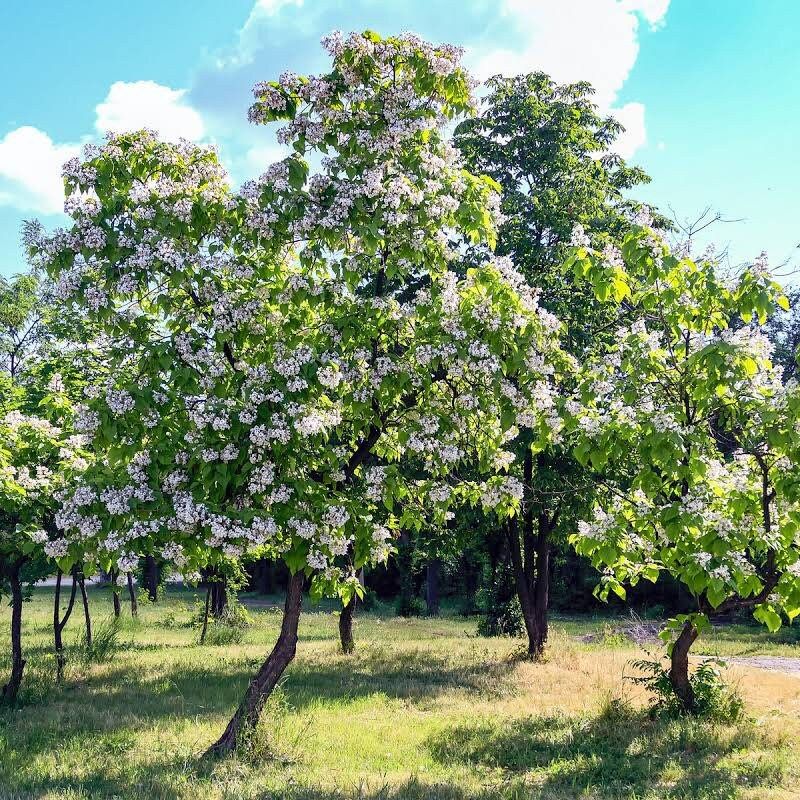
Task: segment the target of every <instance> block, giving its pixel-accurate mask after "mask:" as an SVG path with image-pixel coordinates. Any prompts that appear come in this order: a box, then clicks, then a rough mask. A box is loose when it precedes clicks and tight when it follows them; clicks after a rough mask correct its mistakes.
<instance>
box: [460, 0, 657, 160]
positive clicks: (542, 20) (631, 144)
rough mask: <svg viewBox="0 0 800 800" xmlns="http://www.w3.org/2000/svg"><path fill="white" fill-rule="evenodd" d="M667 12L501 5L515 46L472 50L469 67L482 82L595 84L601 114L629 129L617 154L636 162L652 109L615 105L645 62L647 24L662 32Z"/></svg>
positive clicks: (635, 2)
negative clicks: (519, 79) (522, 77)
mask: <svg viewBox="0 0 800 800" xmlns="http://www.w3.org/2000/svg"><path fill="white" fill-rule="evenodd" d="M668 7H669V0H559V2H553V1H552V0H502V3H501V6H500V15H501V17H502V18H505V21H506V24H507V26H508V29H509V30H511V31H514V32H515V33H514V35H512V37H511V41H510V43H509V44H507V45H504V46H501V47H498V46H497V45H495V44H494V43H491V42H483V43H481V44H480V45H475V46H472V47H468V48H467V60H468V63H469V64H470V65H471V66H472V68H473V69H474V71H475V72H476V74H477V75H478V77H480V78H487V77H489V76H490V75H494V74H498V73H502V74H505V75H515V74H519V73H523V72H531V71H534V70H537V71H538V70H541V71H543V72H546V73H548V74H549V75H551V76H552V77H553V78H554V79H555V80H557V81H559V82H562V83H568V82H575V81H589V82H590V83H591V84H592V85H593V86H594V89H595V92H596V94H595V101H596V102H597V104H598V105H599V107H600V109H601V110H602V111H603V112H605V113H611V114H613V115H614V116H615V117H617V118H618V119H619V120H620V122H622V124H623V125H625V127H626V129H627V130H626V132H625V133H624V134H623V135H622V136H621V137H620V139H619V141H618V142H617V143H616V145H615V147H614V150H615V151H617V152H619V153H620V155H623V156H624V157H625V158H630V157H631V156H632V155H633V153H634V152H635V151H636V149H637V148H638V147H640V146H641V145H643V144H644V143H645V141H646V138H647V137H646V132H645V108H644V105H642V104H641V103H627V104H626V105H624V106H623V107H622V108H614V102H615V100H616V97H617V94H618V92H619V90H620V89H621V88H622V86H623V84H624V83H625V80H626V79H627V77H628V75H629V74H630V71H631V69H632V68H633V65H634V64H635V63H636V59H637V57H638V55H639V37H638V33H639V25H640V23H641V21H642V20H644V21H645V22H646V23H648V24H649V25H650V26H651V27H657V26H659V25H660V24H662V23H663V21H664V19H665V16H666V13H667V9H668ZM515 42H518V43H519V44H518V46H515Z"/></svg>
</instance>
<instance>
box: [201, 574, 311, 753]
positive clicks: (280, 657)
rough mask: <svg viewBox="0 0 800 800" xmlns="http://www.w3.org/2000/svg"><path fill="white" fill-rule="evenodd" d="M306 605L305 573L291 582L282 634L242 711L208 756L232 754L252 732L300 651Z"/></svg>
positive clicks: (261, 670)
mask: <svg viewBox="0 0 800 800" xmlns="http://www.w3.org/2000/svg"><path fill="white" fill-rule="evenodd" d="M302 602H303V573H302V572H297V573H296V574H295V575H292V577H291V579H290V580H289V586H288V587H287V589H286V603H285V605H284V609H283V622H282V623H281V632H280V635H279V636H278V641H277V642H276V643H275V647H274V648H273V650H272V652H271V653H270V654H269V656H268V657H267V659H266V661H264V663H263V664H262V665H261V669H259V671H258V673H257V674H256V676H255V677H254V678H253V680H251V681H250V685H249V686H248V687H247V691H246V692H245V695H244V698H243V699H242V702H241V704H240V705H239V708H238V709H237V710H236V713H235V714H234V715H233V718H232V719H231V721H230V722H229V723H228V727H227V728H226V729H225V732H224V733H223V734H222V736H221V737H220V738H219V739H218V740H217V741H216V742H215V743H214V744H213V745H211V747H210V748H209V749H208V750H207V751H206V754H207V755H223V754H225V753H230V752H232V751H233V750H234V749H235V748H236V746H237V744H238V743H239V741H240V738H241V736H242V734H243V733H245V732H246V731H248V730H252V729H253V728H254V727H255V725H256V723H257V722H258V718H259V716H260V714H261V709H262V708H263V707H264V702H265V701H266V699H267V698H268V697H269V695H270V694H271V692H272V690H273V689H274V688H275V686H276V685H277V683H278V681H279V680H280V678H281V676H282V675H283V673H284V670H285V669H286V667H287V666H289V664H290V662H291V661H292V659H293V658H294V656H295V653H296V652H297V625H298V622H299V620H300V608H301V606H302Z"/></svg>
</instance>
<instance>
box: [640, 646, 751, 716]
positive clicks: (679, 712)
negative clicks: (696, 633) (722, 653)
mask: <svg viewBox="0 0 800 800" xmlns="http://www.w3.org/2000/svg"><path fill="white" fill-rule="evenodd" d="M631 663H632V664H633V666H634V667H635V668H636V669H638V670H640V671H641V672H642V673H644V674H643V675H640V676H637V677H632V678H629V680H630V681H631V682H632V683H635V684H637V685H639V686H644V687H645V688H646V689H647V690H648V691H649V692H650V693H651V695H652V696H653V705H652V706H651V711H652V713H653V714H657V715H663V716H667V717H678V716H683V715H685V713H686V712H685V710H684V708H683V705H682V703H681V702H680V700H679V698H678V696H677V695H676V694H675V690H674V689H673V687H672V682H671V681H670V679H669V670H668V667H667V666H666V662H664V661H663V660H662V659H659V658H654V659H640V660H637V661H633V662H631ZM724 667H725V662H724V661H722V660H721V659H718V658H708V659H706V660H704V661H703V662H702V663H701V664H700V665H699V666H698V667H697V669H695V670H694V672H692V673H690V675H689V682H690V684H691V686H692V690H693V692H694V706H695V707H694V709H693V711H692V714H693V715H694V716H697V717H701V718H703V719H709V720H713V721H715V722H736V721H738V720H739V719H741V717H742V715H743V713H744V701H743V700H742V697H741V695H740V694H739V693H738V692H737V691H736V690H735V689H733V688H731V687H730V686H729V685H728V684H727V683H725V681H724V680H723V678H722V669H723V668H724Z"/></svg>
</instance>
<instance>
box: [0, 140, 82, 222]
mask: <svg viewBox="0 0 800 800" xmlns="http://www.w3.org/2000/svg"><path fill="white" fill-rule="evenodd" d="M78 149H79V147H78V145H77V144H56V143H55V142H54V141H53V140H52V139H51V138H50V137H49V136H48V135H47V134H46V133H44V131H40V130H39V129H38V128H34V127H32V126H30V125H25V126H23V127H21V128H16V129H15V130H13V131H9V132H8V133H7V134H6V135H5V136H4V137H3V138H2V139H0V204H5V205H13V206H16V207H17V208H20V209H22V210H25V211H35V212H38V213H40V214H57V213H59V212H61V211H63V206H64V183H63V180H62V178H61V166H62V164H63V163H64V162H65V161H67V160H68V159H70V158H72V157H73V156H75V155H76V154H77V153H78Z"/></svg>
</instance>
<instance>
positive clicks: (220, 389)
mask: <svg viewBox="0 0 800 800" xmlns="http://www.w3.org/2000/svg"><path fill="white" fill-rule="evenodd" d="M325 45H326V47H327V49H328V51H329V52H330V54H331V56H332V59H333V66H332V70H331V72H329V73H327V74H325V75H321V76H315V77H310V78H301V77H298V76H295V75H289V74H287V75H283V76H281V79H280V80H279V81H277V82H275V83H264V84H259V85H258V86H256V88H255V95H256V103H255V105H254V106H253V108H252V109H251V114H250V116H251V119H252V120H253V121H254V122H269V121H272V120H276V119H285V120H288V124H287V125H286V127H284V128H283V129H282V130H281V131H280V132H279V138H280V139H281V140H282V141H284V142H287V143H290V144H291V145H292V146H293V149H294V154H293V155H292V156H290V157H288V158H286V159H284V160H283V161H281V162H279V163H277V164H274V165H272V166H271V167H269V169H268V170H267V171H266V173H265V174H264V175H263V176H262V177H261V178H259V179H258V180H256V181H253V182H251V183H249V184H246V185H245V186H244V187H243V188H242V190H241V191H240V192H239V193H233V192H232V191H231V189H230V186H229V182H228V180H227V178H226V176H225V174H224V172H223V170H222V169H221V167H220V165H219V163H218V162H217V159H216V156H215V155H214V153H213V152H211V151H209V150H207V149H203V148H199V147H195V146H193V145H190V144H188V143H182V144H179V145H171V144H165V143H162V142H159V141H157V140H156V139H155V137H154V136H152V135H151V134H149V133H147V132H140V133H133V134H124V135H118V136H112V137H111V138H110V139H109V141H108V143H107V144H106V145H105V146H103V147H99V148H90V149H89V151H88V152H87V153H86V157H85V158H84V160H83V161H75V162H71V163H70V164H68V165H67V166H66V168H65V175H66V180H67V186H68V189H69V198H68V201H67V205H68V211H69V212H70V213H71V215H72V217H73V221H74V224H73V226H72V228H71V229H70V230H67V231H59V232H56V233H55V234H54V235H53V236H52V237H50V238H49V239H45V238H42V239H41V240H40V241H39V242H38V243H35V244H34V245H33V250H34V252H35V253H36V254H37V257H38V258H41V259H42V260H43V261H44V262H46V264H47V265H48V269H49V270H50V273H51V274H52V275H53V277H54V278H55V279H56V280H57V282H58V292H59V295H60V297H61V298H62V300H63V302H64V303H65V304H67V305H69V306H70V307H72V308H75V307H77V308H80V309H82V310H83V312H84V313H85V314H86V315H87V316H88V317H89V318H91V320H92V321H93V323H94V324H98V325H100V327H101V328H102V330H103V332H104V334H105V335H106V336H107V337H108V340H109V345H108V351H107V352H108V353H109V358H110V359H111V362H112V366H113V368H112V369H111V370H110V372H109V374H110V375H112V376H113V377H112V378H110V379H109V380H108V381H107V383H106V384H105V385H100V386H96V387H94V390H93V391H92V392H90V394H89V397H88V398H87V402H86V405H85V407H84V408H83V409H82V410H81V423H82V425H83V429H84V430H85V431H87V432H88V433H91V435H92V436H93V437H94V442H95V444H96V445H97V446H98V447H101V448H107V452H108V453H109V455H108V458H107V459H106V460H105V461H103V462H102V463H98V464H97V465H96V466H94V467H92V468H90V470H89V471H88V472H87V474H86V477H85V480H84V482H83V483H82V484H81V485H80V486H78V487H77V488H76V490H75V491H74V493H73V494H72V496H71V497H70V499H69V500H68V501H67V502H66V503H65V505H64V509H63V511H62V513H61V514H60V515H59V518H58V522H59V525H60V526H61V529H62V530H63V541H64V547H65V548H66V549H67V550H68V552H69V553H70V554H71V556H72V557H74V558H78V557H84V554H86V553H89V557H90V558H93V559H94V560H95V562H96V563H98V564H101V565H103V566H112V565H116V566H117V567H118V568H119V569H120V570H121V571H125V570H127V569H129V568H130V565H131V564H133V563H134V562H135V560H136V559H137V558H138V557H139V555H140V554H142V553H158V554H159V555H160V556H162V557H164V558H166V559H169V560H171V561H173V562H174V563H175V564H176V565H177V566H178V567H179V568H181V569H183V570H185V571H192V570H195V569H197V568H199V567H202V566H206V565H209V564H212V565H213V564H214V563H215V561H217V560H219V559H221V558H222V557H238V556H240V555H242V554H243V553H245V552H246V551H248V550H250V549H253V548H260V549H261V552H264V551H266V552H268V553H270V555H271V556H273V557H275V558H282V559H283V560H284V562H285V563H286V564H287V566H288V567H289V570H290V572H291V574H292V577H291V580H290V584H289V588H288V591H287V598H286V605H285V609H284V618H283V624H282V628H281V633H280V636H279V639H278V642H277V643H276V645H275V648H274V650H273V651H272V653H271V654H270V656H269V657H268V658H267V660H266V661H265V662H264V664H263V666H262V667H261V669H260V670H259V672H258V674H257V675H256V676H255V678H254V679H253V681H252V682H251V684H250V686H249V688H248V690H247V692H246V695H245V697H244V700H243V701H242V704H241V706H240V708H239V709H238V711H237V713H236V715H235V716H234V718H233V719H232V720H231V722H230V724H229V725H228V728H227V729H226V731H225V733H224V734H223V736H222V737H221V738H220V740H219V741H218V742H217V743H216V744H215V745H214V746H213V748H212V750H213V751H215V752H223V751H226V750H229V749H231V748H232V747H234V746H235V745H236V742H237V739H238V738H239V735H240V732H241V730H242V727H243V726H250V725H253V724H254V723H255V722H256V721H257V719H258V716H259V713H260V709H261V707H262V705H263V702H264V699H265V697H266V696H267V695H268V693H269V692H270V691H271V689H272V688H273V687H274V686H275V684H276V682H277V680H278V679H279V678H280V676H281V674H282V673H283V671H284V669H285V668H286V666H287V664H288V663H289V661H290V660H291V659H292V658H293V656H294V653H295V649H296V642H297V623H298V617H299V614H300V605H301V592H302V588H303V582H304V579H305V578H306V577H310V579H311V586H312V592H314V593H316V594H323V593H328V594H330V593H338V594H339V595H340V596H342V597H343V599H348V598H349V597H350V596H352V593H353V592H355V591H359V588H360V587H359V584H358V581H357V580H356V577H355V574H354V571H355V570H356V569H358V568H359V567H360V566H361V565H363V564H365V563H367V562H370V561H377V560H381V559H384V558H385V557H386V556H387V554H388V553H389V551H390V549H391V546H392V544H391V543H392V539H393V537H394V536H395V534H396V533H397V531H399V530H400V529H401V528H402V527H406V526H413V525H421V524H423V522H424V520H425V519H426V518H436V519H440V520H441V519H443V518H444V517H445V516H446V515H447V514H448V511H447V509H448V508H449V507H450V506H451V505H452V504H453V503H454V502H456V501H458V500H461V499H473V500H474V499H475V498H479V497H481V496H483V497H484V498H486V499H487V501H488V502H490V503H491V504H493V505H496V506H498V505H499V506H501V507H508V508H509V509H512V508H513V507H514V504H515V503H516V502H517V499H516V497H515V487H514V486H513V485H511V486H509V485H507V484H506V481H505V479H504V478H502V477H493V478H492V479H491V480H490V482H488V483H486V484H484V483H481V482H480V481H479V480H471V481H464V480H463V479H461V478H460V475H461V472H460V470H461V469H462V467H463V466H464V465H469V466H470V475H472V476H475V475H478V476H479V475H480V473H481V470H482V469H485V470H486V471H493V466H494V464H495V461H496V458H497V454H498V452H500V451H501V450H502V447H503V443H504V441H505V440H506V439H507V437H508V436H509V432H510V431H512V429H514V432H515V431H516V429H517V428H518V427H524V428H526V429H530V430H531V431H533V432H535V435H536V436H537V437H543V438H545V439H546V438H547V437H548V436H549V428H548V423H547V421H546V415H545V413H544V411H543V409H542V407H541V404H540V402H539V398H538V394H537V386H538V384H539V382H540V381H541V380H542V378H543V377H544V376H545V373H546V372H547V371H548V367H547V365H548V363H549V360H550V358H551V356H553V357H557V355H558V347H557V337H556V335H555V334H556V328H557V324H556V323H555V321H554V320H553V319H552V318H551V317H550V316H549V315H547V314H544V313H542V312H541V311H540V309H539V308H538V306H537V305H536V302H535V297H534V296H533V295H531V294H530V292H529V291H527V289H526V287H525V285H524V282H523V281H522V280H521V278H520V276H519V275H518V274H517V273H516V272H515V271H514V269H513V267H512V266H511V264H510V263H509V262H507V261H505V260H499V261H491V260H490V261H488V262H487V263H486V264H484V265H482V266H480V267H477V268H475V269H472V270H470V271H469V272H468V273H467V274H466V275H465V276H459V275H458V274H457V273H456V272H455V271H454V270H453V269H452V268H451V261H452V260H453V258H454V257H455V256H456V254H457V253H458V252H459V248H461V247H462V246H463V245H464V243H465V242H467V241H470V240H472V241H487V242H489V243H491V242H492V240H493V236H494V224H495V223H494V219H493V208H494V207H495V206H496V194H495V190H496V188H497V187H496V186H495V185H494V184H493V182H491V181H490V180H488V179H482V178H477V177H475V176H473V175H471V174H469V173H468V172H466V171H465V170H464V169H463V168H462V167H461V166H460V164H459V162H458V159H457V156H456V153H455V151H454V150H453V149H452V147H451V146H450V145H449V143H448V142H447V141H446V140H445V138H444V136H443V134H442V128H443V126H444V124H445V123H446V122H447V121H448V120H449V119H450V118H451V117H453V116H455V115H457V114H461V113H464V112H467V111H468V110H469V109H470V108H471V102H472V101H471V97H470V81H469V79H468V77H467V75H466V74H465V73H464V71H463V70H462V69H461V68H460V67H459V64H458V62H459V55H460V54H459V52H458V51H457V50H455V49H454V48H451V47H448V46H442V47H433V46H431V45H429V44H427V43H425V42H422V41H420V40H418V39H417V38H415V37H413V36H403V37H399V38H389V39H380V38H379V37H378V36H376V35H375V34H372V33H366V34H363V35H351V36H350V37H348V38H347V39H342V38H341V37H340V36H337V35H334V36H332V37H330V38H329V39H327V40H326V41H325ZM310 150H316V151H318V152H320V153H321V154H322V157H321V164H322V166H321V170H320V172H319V173H317V174H315V175H313V176H312V177H310V178H309V176H308V172H309V168H308V165H307V163H306V161H305V160H304V156H305V155H306V154H307V152H308V151H310ZM512 378H513V380H512ZM511 435H514V433H513V432H512V433H511Z"/></svg>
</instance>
